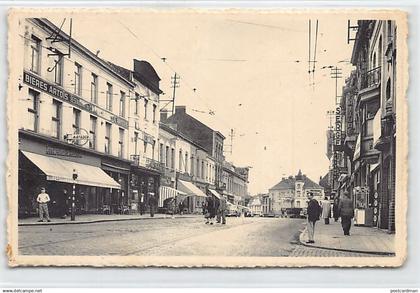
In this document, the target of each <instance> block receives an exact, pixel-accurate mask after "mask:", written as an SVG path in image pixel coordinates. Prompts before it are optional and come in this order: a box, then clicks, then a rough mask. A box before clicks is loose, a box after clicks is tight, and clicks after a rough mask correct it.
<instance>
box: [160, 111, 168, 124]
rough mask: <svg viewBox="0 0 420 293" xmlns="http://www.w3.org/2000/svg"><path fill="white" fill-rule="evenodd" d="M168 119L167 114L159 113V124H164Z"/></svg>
mask: <svg viewBox="0 0 420 293" xmlns="http://www.w3.org/2000/svg"><path fill="white" fill-rule="evenodd" d="M166 119H168V112H160V122H162V123H165V122H166Z"/></svg>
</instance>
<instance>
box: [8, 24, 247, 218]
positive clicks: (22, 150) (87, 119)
mask: <svg viewBox="0 0 420 293" xmlns="http://www.w3.org/2000/svg"><path fill="white" fill-rule="evenodd" d="M19 29H20V30H19V36H20V38H21V44H22V46H21V47H20V48H16V50H21V51H20V52H19V51H18V52H17V54H18V55H19V56H23V58H21V59H20V62H21V67H20V68H22V70H21V71H20V72H17V73H16V75H15V76H13V75H12V77H11V78H15V79H16V80H17V83H16V86H17V87H18V89H19V91H18V92H17V93H18V94H17V95H16V96H14V97H13V102H14V103H15V105H14V107H13V109H14V113H12V115H18V117H19V119H17V121H18V125H15V126H16V129H17V132H18V138H17V139H18V142H19V153H18V158H17V159H18V162H19V170H18V175H19V179H18V180H19V184H18V196H19V200H18V202H19V214H20V215H27V214H31V213H33V212H34V211H35V210H36V200H35V199H36V195H37V194H38V192H39V188H40V187H41V186H44V187H46V188H47V191H48V193H49V194H50V197H51V203H52V204H53V205H55V207H56V208H54V207H52V213H53V214H54V211H58V210H60V209H61V208H60V207H62V206H63V205H65V201H66V197H67V194H69V193H71V192H72V188H73V184H74V185H75V186H76V194H77V207H78V210H79V211H80V212H84V213H101V212H107V213H121V212H124V211H130V210H137V209H138V208H139V207H140V205H141V204H142V203H143V204H145V205H146V206H147V204H148V203H150V200H151V199H153V201H155V202H157V203H158V206H159V207H163V205H164V201H165V199H168V198H171V197H176V196H179V197H181V196H182V198H183V199H184V200H185V203H184V204H185V206H186V209H187V211H188V212H200V211H201V207H202V204H203V202H204V200H205V197H206V196H207V195H210V194H215V195H216V196H223V195H225V196H226V197H227V198H228V199H229V200H230V201H232V202H236V203H239V202H240V201H241V200H242V198H243V195H246V194H247V186H248V171H249V169H248V168H237V167H235V166H233V165H231V164H228V163H227V162H226V161H225V157H224V154H223V141H224V139H225V137H224V136H223V135H222V134H221V133H220V132H219V131H215V130H213V129H211V128H210V127H208V126H206V125H205V124H203V123H201V122H200V121H198V120H197V119H195V118H194V117H192V116H190V115H189V114H187V111H186V107H185V106H180V107H176V111H175V113H174V115H172V116H170V117H166V116H165V115H163V116H162V117H161V115H160V104H159V97H160V95H161V94H162V90H161V89H160V77H159V75H158V74H157V72H156V71H155V69H154V68H153V66H152V65H151V64H150V63H149V62H147V61H144V60H137V59H134V60H133V67H132V68H131V69H128V68H124V67H121V66H119V65H116V64H113V63H111V62H109V61H107V60H104V59H102V58H100V57H99V56H98V54H95V53H93V52H91V51H90V50H88V49H87V48H86V47H84V46H83V45H82V44H80V43H79V42H77V40H74V39H73V38H71V37H70V36H69V35H68V34H67V33H65V32H64V31H63V30H62V29H61V28H59V27H57V26H56V25H54V24H53V23H52V22H51V21H49V20H48V19H41V18H28V19H24V20H22V21H21V22H20V23H19ZM161 118H162V120H161ZM75 178H76V179H75ZM232 182H234V184H232ZM238 186H239V187H238Z"/></svg>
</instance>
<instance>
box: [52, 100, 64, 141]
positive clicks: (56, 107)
mask: <svg viewBox="0 0 420 293" xmlns="http://www.w3.org/2000/svg"><path fill="white" fill-rule="evenodd" d="M61 106H62V103H61V102H59V101H57V100H53V116H52V117H51V122H52V126H51V132H52V133H51V135H52V136H53V137H55V138H60V134H61Z"/></svg>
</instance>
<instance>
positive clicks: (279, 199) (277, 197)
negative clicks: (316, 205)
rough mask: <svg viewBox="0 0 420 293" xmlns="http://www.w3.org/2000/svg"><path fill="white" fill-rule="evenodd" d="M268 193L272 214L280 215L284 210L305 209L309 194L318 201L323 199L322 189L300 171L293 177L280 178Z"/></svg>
mask: <svg viewBox="0 0 420 293" xmlns="http://www.w3.org/2000/svg"><path fill="white" fill-rule="evenodd" d="M268 192H269V195H270V199H271V201H272V212H273V213H275V214H280V213H281V210H282V209H285V208H306V207H307V196H308V193H309V192H311V193H313V194H314V195H315V198H316V199H318V200H320V199H321V198H323V197H324V188H323V187H322V186H320V185H319V184H317V183H315V182H314V181H312V180H311V179H310V178H309V177H307V176H306V175H304V174H302V171H301V170H299V173H298V174H297V175H296V176H294V177H293V176H289V177H284V178H282V180H281V181H280V182H279V183H277V184H276V185H274V186H273V187H271V188H270V189H269V191H268Z"/></svg>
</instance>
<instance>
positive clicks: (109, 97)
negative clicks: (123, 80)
mask: <svg viewBox="0 0 420 293" xmlns="http://www.w3.org/2000/svg"><path fill="white" fill-rule="evenodd" d="M112 97H113V88H112V84H110V83H108V82H107V83H106V102H105V104H106V105H105V106H106V109H107V110H108V111H111V112H112V100H113V99H112Z"/></svg>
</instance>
